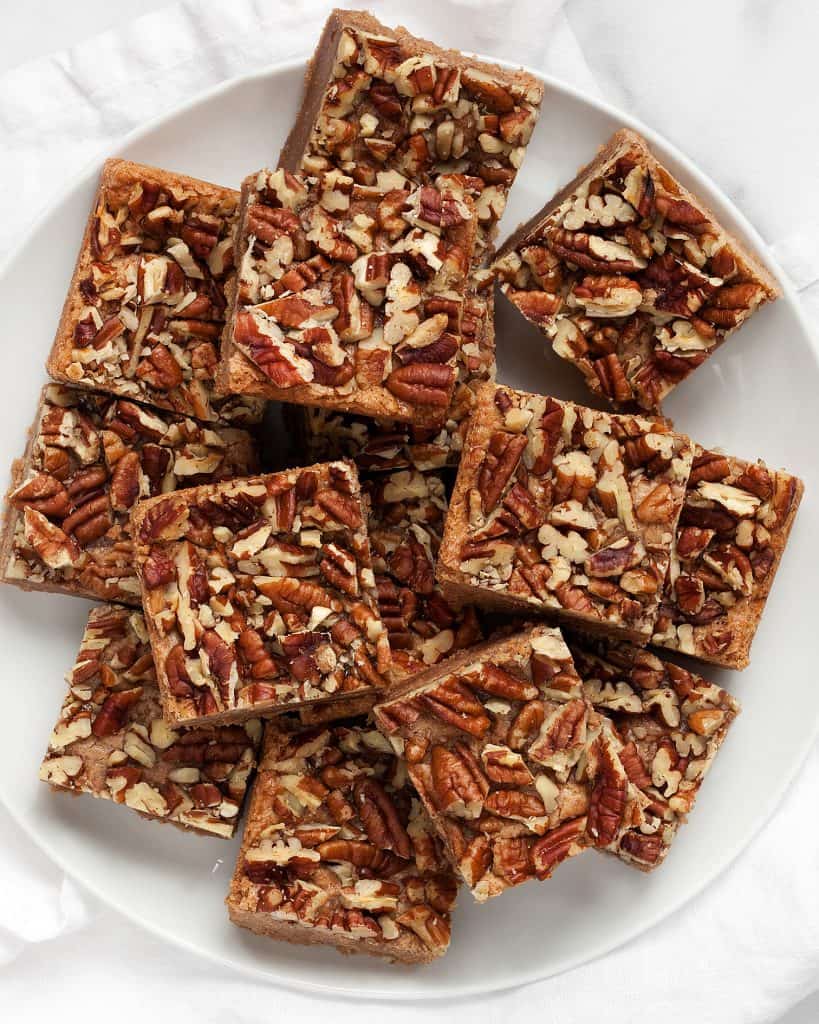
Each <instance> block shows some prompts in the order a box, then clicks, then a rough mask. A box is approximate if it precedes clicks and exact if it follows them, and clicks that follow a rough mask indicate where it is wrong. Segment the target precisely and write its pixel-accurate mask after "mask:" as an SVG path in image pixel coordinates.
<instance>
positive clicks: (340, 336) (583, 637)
mask: <svg viewBox="0 0 819 1024" xmlns="http://www.w3.org/2000/svg"><path fill="white" fill-rule="evenodd" d="M542 97H543V89H542V85H541V83H540V82H539V81H538V80H537V79H535V78H534V77H533V76H531V75H529V74H527V73H525V72H523V71H508V70H505V69H504V68H501V67H497V66H494V65H489V64H486V63H483V62H480V61H477V60H474V59H471V58H468V57H465V56H464V55H462V54H460V53H457V52H455V51H451V50H442V49H440V48H439V47H437V46H435V45H433V44H432V43H428V42H426V41H424V40H420V39H416V38H414V37H412V36H410V35H409V33H407V32H406V31H405V30H404V29H396V30H391V29H388V28H386V27H384V26H383V25H380V24H379V23H378V22H377V21H375V20H374V19H373V18H372V17H371V16H370V15H368V14H365V13H357V12H350V11H337V12H334V13H333V14H332V15H331V17H330V19H329V21H328V23H327V26H326V28H325V31H324V34H323V35H322V37H321V40H320V42H319V45H318V49H317V52H316V55H315V57H314V58H313V60H312V62H311V63H310V65H309V68H308V72H307V77H306V83H305V94H304V98H303V102H302V105H301V107H300V110H299V113H298V117H297V120H296V123H295V124H294V126H293V130H292V132H291V134H290V136H289V138H288V139H287V141H286V143H285V145H284V148H283V150H282V152H281V156H280V160H279V164H278V166H277V167H276V168H266V169H263V170H260V171H258V172H254V173H252V174H251V175H250V176H249V177H248V178H247V179H246V180H245V182H244V183H243V186H242V190H241V193H237V192H234V191H232V190H231V189H228V188H222V187H219V186H216V185H211V184H208V183H205V182H201V181H197V180H194V179H191V178H186V177H182V176H180V175H178V174H173V173H171V172H167V171H161V170H156V169H154V168H150V167H143V166H140V165H136V164H133V163H127V162H125V161H121V160H111V161H108V162H107V163H106V165H105V167H104V169H103V173H102V178H101V181H100V187H99V191H98V194H97V197H96V199H95V202H94V206H93V208H92V210H91V214H90V216H89V220H88V224H87V228H86V231H85V235H84V238H83V240H82V246H81V249H80V254H79V257H78V260H77V265H76V270H75V273H74V277H73V279H72V281H71V285H70V289H69V293H68V297H67V299H66V302H65V307H64V310H63V314H62V319H61V321H60V325H59V329H58V332H57V337H56V340H55V342H54V346H53V349H52V352H51V355H50V357H49V359H48V364H47V365H48V370H49V372H50V374H51V376H52V377H53V378H54V379H55V381H56V382H57V383H51V384H48V385H46V387H45V388H44V389H43V391H42V394H41V396H40V404H39V408H38V410H37V415H36V419H35V422H34V426H33V428H32V430H31V434H30V438H29V442H28V446H27V449H26V451H25V454H24V455H23V457H22V458H21V459H20V460H19V461H18V462H17V463H15V465H14V467H13V469H12V485H11V489H10V490H9V493H8V500H7V513H6V520H5V526H4V532H3V536H2V540H1V542H0V574H2V579H3V581H4V582H6V583H11V584H14V585H17V586H20V587H23V588H26V589H33V590H46V591H51V592H59V593H64V594H72V595H76V596H81V597H88V598H92V599H96V600H100V601H104V602H106V603H105V604H98V605H96V606H95V607H94V608H93V609H92V611H91V613H90V615H89V619H88V623H87V627H86V630H85V633H84V636H83V638H82V640H81V643H80V649H79V654H78V655H77V660H76V663H75V665H74V667H73V668H72V669H71V671H70V672H69V674H68V677H67V681H68V690H67V693H66V694H65V698H64V700H63V704H62V710H61V712H60V715H59V719H58V721H57V724H56V726H55V728H54V731H53V733H52V736H51V739H50V741H49V743H48V750H47V753H46V756H45V759H44V761H43V763H42V767H41V769H40V777H41V779H43V780H44V781H45V782H47V783H49V784H50V785H51V786H52V787H54V788H55V789H56V790H58V791H64V792H72V793H88V794H91V795H93V796H97V797H103V798H106V799H110V800H114V801H116V802H118V803H123V804H126V805H127V806H128V807H130V808H131V809H132V810H135V811H137V812H138V813H140V814H141V815H143V816H145V817H147V818H150V819H152V820H156V821H167V822H172V823H173V824H175V825H177V826H179V827H181V828H184V829H187V830H193V831H196V832H199V833H206V834H211V835H218V836H221V837H223V838H230V837H231V836H233V834H234V832H235V830H236V827H237V823H238V821H239V820H240V817H241V814H242V807H243V803H244V802H245V796H246V793H247V792H248V790H249V789H250V787H251V784H252V791H251V792H250V796H249V798H248V802H249V809H248V812H247V824H246V827H245V831H244V838H243V841H242V845H241V851H240V853H239V857H238V861H237V865H236V870H235V874H234V876H233V880H232V882H231V886H230V892H229V895H228V898H227V905H228V911H229V914H230V917H231V919H232V920H233V921H234V922H235V923H236V924H238V925H241V926H242V927H245V928H249V929H251V930H252V931H254V932H257V933H259V934H262V935H268V936H271V937H273V938H277V939H284V940H287V941H290V942H298V943H305V944H329V945H331V946H335V947H336V948H337V949H339V950H341V951H344V952H367V953H372V954H376V955H379V956H383V957H386V958H388V959H390V960H395V961H403V962H408V963H423V962H428V961H431V960H433V959H435V958H436V957H438V956H440V955H441V954H443V953H444V952H445V951H446V949H447V947H448V944H449V941H450V931H451V912H452V909H453V907H454V904H455V898H456V895H457V892H458V888H459V886H460V884H461V883H463V884H465V885H466V887H467V888H468V889H469V890H470V892H471V894H472V895H473V896H474V898H475V899H477V900H479V901H485V900H488V899H490V898H493V897H496V896H498V895H500V894H501V893H503V892H504V891H505V890H506V889H508V888H510V887H513V886H517V885H521V884H524V883H526V882H529V881H532V880H544V879H547V878H549V877H551V876H552V874H553V873H554V872H555V871H556V870H557V869H558V867H559V865H560V864H561V863H562V862H563V861H564V860H566V859H567V858H570V857H573V856H576V855H578V854H581V853H584V852H586V851H588V850H594V849H596V850H600V851H604V852H606V853H609V854H612V855H614V856H615V857H618V858H619V859H620V860H622V861H624V862H625V863H626V864H627V865H630V866H632V867H635V868H638V869H640V870H644V871H647V870H650V869H652V868H655V867H657V866H658V865H659V864H660V863H661V862H662V861H663V860H664V859H665V857H666V856H667V854H668V853H669V850H670V847H671V844H672V842H673V839H674V837H675V835H676V833H677V830H678V828H679V827H680V825H682V824H683V823H684V822H685V821H686V819H687V816H688V814H689V812H690V811H691V808H692V806H693V803H694V800H695V797H696V795H697V793H698V791H699V788H700V786H701V784H702V781H703V779H704V776H705V774H706V772H707V771H708V770H709V768H710V767H711V765H712V763H713V760H714V757H715V755H716V753H717V751H718V749H719V748H720V746H721V744H722V742H723V740H724V739H725V738H726V734H727V732H728V729H729V727H730V725H731V723H732V722H733V720H734V718H735V717H736V715H737V713H738V711H739V707H738V704H737V702H736V701H735V700H734V698H733V697H731V696H730V694H728V693H727V692H726V691H725V690H723V689H721V688H720V687H718V686H716V685H714V684H713V683H710V682H708V681H707V680H705V679H704V678H702V677H701V676H699V675H698V674H697V673H696V672H695V671H694V670H692V669H691V668H683V667H681V666H680V665H679V664H677V663H676V662H674V661H671V660H668V658H667V657H666V656H665V655H661V654H659V653H658V649H660V650H667V651H675V652H682V653H684V654H687V655H691V656H693V657H695V658H698V659H700V660H701V661H704V662H710V663H711V664H713V665H717V666H721V667H724V668H731V669H741V668H744V667H745V666H746V665H747V664H748V663H749V658H750V649H751V643H752V640H753V637H754V634H755V632H756V630H757V627H758V625H759V622H760V618H761V615H762V611H763V608H764V605H765V601H766V599H767V597H768V595H769V593H770V590H771V587H772V584H773V580H774V576H775V574H776V571H777V568H778V566H779V563H780V560H781V558H782V554H783V551H784V547H785V544H786V541H787V538H788V534H789V531H790V529H791V525H792V523H793V520H794V517H795V514H796V511H797V507H798V505H799V501H800V498H801V495H802V485H801V483H800V481H799V480H798V479H796V478H795V477H794V476H791V475H790V474H788V473H785V472H782V471H773V470H770V469H768V468H767V467H766V466H765V465H764V464H763V463H761V462H747V461H744V460H742V459H740V458H738V457H734V456H730V455H725V454H723V453H721V452H719V451H713V450H706V449H704V448H703V447H701V446H700V445H698V444H697V443H696V442H695V441H693V440H691V439H690V438H689V437H688V436H686V435H685V434H683V433H681V432H679V431H677V430H675V429H674V427H673V425H672V424H671V423H670V422H669V421H668V420H667V419H664V418H663V417H662V415H661V410H660V402H661V400H662V399H663V398H664V397H665V396H666V395H667V394H668V392H669V391H670V390H671V389H672V388H673V387H674V386H676V385H677V384H678V383H680V382H681V381H682V380H683V379H684V378H685V377H687V376H688V375H689V374H690V373H692V372H693V371H694V370H695V369H696V367H697V366H699V365H701V364H702V363H703V361H704V360H705V359H707V358H708V357H709V356H710V355H711V354H712V353H713V352H714V351H715V350H716V349H717V348H718V347H719V346H720V345H722V344H723V343H725V342H726V340H727V339H728V336H729V334H730V333H731V332H732V331H734V330H735V329H737V328H738V327H740V326H741V324H742V323H743V322H744V321H745V320H746V319H747V318H748V316H749V315H750V314H751V313H752V312H754V310H755V309H756V308H757V307H759V306H760V305H761V304H763V303H764V302H766V301H769V300H772V299H775V298H776V295H777V287H776V284H775V282H774V281H773V280H772V278H771V277H770V275H769V274H768V272H767V271H766V270H765V268H764V267H763V266H762V265H761V264H760V262H759V261H758V259H757V258H756V257H755V256H754V255H753V254H752V253H750V252H749V251H747V249H746V248H745V247H744V246H743V245H742V244H741V243H740V242H739V241H737V240H736V239H735V238H733V237H731V236H730V235H729V234H727V233H726V232H725V230H724V229H723V228H722V227H720V225H719V224H718V223H717V221H716V219H715V218H714V216H713V215H712V214H711V213H710V212H709V211H708V210H707V209H706V208H705V207H704V206H703V204H702V203H701V202H700V201H699V200H698V199H697V198H696V197H695V196H694V195H692V194H691V193H690V192H688V191H686V190H685V189H684V188H683V186H682V185H681V184H680V183H678V182H677V181H676V180H675V179H674V178H673V177H672V175H671V174H670V173H669V172H668V170H667V169H665V168H664V167H663V166H662V165H661V164H660V163H659V162H658V161H657V160H656V158H655V157H654V156H653V155H652V153H651V152H650V151H649V149H648V148H647V146H646V145H645V143H644V142H643V140H642V139H640V138H639V137H638V136H636V135H635V134H634V133H632V132H628V131H621V132H618V133H617V134H616V135H615V136H614V138H613V139H612V140H611V141H610V142H609V143H608V144H607V145H606V146H604V147H603V148H602V149H601V151H600V153H599V154H598V155H597V156H596V157H595V158H594V159H593V160H592V162H591V163H590V164H589V165H588V166H587V167H585V168H584V169H583V170H581V172H580V173H579V174H578V176H577V178H576V179H575V180H574V181H572V182H571V183H570V184H569V185H567V186H566V188H565V189H563V190H562V191H561V192H560V193H559V194H558V195H557V196H556V197H555V198H553V199H552V200H550V201H549V202H548V203H547V204H546V205H545V207H544V208H543V209H542V210H541V211H540V212H539V213H537V214H536V215H535V216H534V217H533V218H532V219H531V221H530V222H529V223H527V224H526V225H524V226H522V227H520V228H519V229H518V230H517V231H516V232H515V233H514V234H513V235H512V236H511V237H510V238H509V240H508V241H507V242H506V243H505V244H504V245H502V247H501V248H500V249H499V250H498V251H497V252H496V250H495V246H494V239H495V236H496V234H497V226H498V222H499V220H500V218H501V215H502V213H503V210H504V206H505V204H506V200H507V197H508V194H509V191H510V189H511V188H512V185H513V183H514V180H515V176H516V174H517V171H518V169H519V168H520V166H521V163H522V161H523V158H524V154H525V151H526V146H527V143H528V142H529V139H530V137H531V135H532V131H533V129H534V127H535V122H536V120H537V117H538V111H539V106H540V103H541V100H542ZM496 282H497V284H498V285H499V288H500V292H501V294H502V295H503V296H505V299H507V300H509V301H510V302H511V303H513V304H514V305H515V306H516V307H517V308H518V310H519V311H520V312H521V313H522V314H523V316H524V317H526V318H528V319H529V320H531V321H533V322H534V323H536V324H537V325H538V326H539V327H540V328H541V329H542V330H543V332H544V333H545V335H546V336H547V337H548V338H549V339H550V341H551V343H552V345H553V347H554V349H555V351H556V352H557V354H558V355H559V356H561V357H563V358H565V359H567V360H569V361H571V362H572V363H573V364H574V365H576V366H577V367H578V369H579V370H580V371H581V373H582V374H583V377H584V379H585V380H586V382H587V384H588V386H589V387H590V389H591V391H592V392H593V393H594V394H595V395H596V396H598V397H599V398H601V399H604V400H609V401H610V403H611V405H612V406H613V409H614V411H611V412H603V411H598V410H596V409H592V408H586V407H583V406H580V405H577V404H576V403H573V402H569V401H565V400H561V399H559V398H556V397H551V396H544V395H536V394H528V393H525V392H522V391H519V390H514V389H512V388H510V387H508V386H504V385H501V384H496V383H495V380H494V378H495V337H494V330H493V294H494V286H495V283H496ZM503 342H504V343H505V344H512V343H513V339H511V338H508V339H503ZM270 400H273V401H277V402H284V403H287V410H288V411H287V417H288V422H289V423H290V424H291V425H293V426H294V427H296V428H297V430H296V435H297V437H298V442H299V448H300V454H301V456H302V457H301V459H300V460H299V464H297V465H295V466H291V467H288V468H284V469H277V470H276V471H274V472H271V471H270V470H271V466H270V465H266V464H265V460H264V459H263V458H262V455H261V452H262V450H263V449H264V448H265V446H263V445H262V444H261V441H262V440H263V439H265V440H266V441H267V442H268V443H267V445H266V449H267V450H270V449H271V448H272V449H274V450H275V449H276V448H277V447H281V446H280V445H279V444H278V439H277V438H276V437H273V438H271V437H270V434H269V431H270V427H269V425H268V426H265V424H264V421H263V413H264V411H265V403H266V402H268V401H270ZM453 481H454V484H453ZM561 630H563V631H564V632H561ZM648 645H651V647H649V646H648ZM262 719H265V720H266V721H265V722H264V723H263V722H262ZM254 771H255V773H256V774H255V783H252V780H253V773H254Z"/></svg>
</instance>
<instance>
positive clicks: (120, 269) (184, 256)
mask: <svg viewBox="0 0 819 1024" xmlns="http://www.w3.org/2000/svg"><path fill="white" fill-rule="evenodd" d="M238 205H239V193H238V192H235V191H234V190H233V189H229V188H222V187H221V186H219V185H211V184H209V183H208V182H205V181H198V180H197V179H195V178H188V177H185V176H184V175H181V174H173V173H172V172H170V171H163V170H158V169H157V168H155V167H145V166H143V165H141V164H134V163H130V162H129V161H127V160H107V161H106V163H105V165H104V167H103V170H102V177H101V179H100V185H99V190H98V192H97V195H96V198H95V200H94V205H93V207H92V209H91V214H90V216H89V218H88V223H87V226H86V229H85V234H84V236H83V240H82V245H81V247H80V252H79V256H78V257H77V264H76V267H75V270H74V276H73V278H72V280H71V285H70V288H69V291H68V296H67V297H66V300H65V305H64V307H63V313H62V318H61V320H60V325H59V327H58V329H57V336H56V338H55V340H54V346H53V348H52V350H51V354H50V356H49V359H48V372H49V373H50V374H51V376H52V377H54V378H56V379H57V380H60V381H64V382H65V383H67V384H79V385H81V386H83V387H90V388H98V389H100V390H102V391H108V392H111V393H112V394H115V395H118V396H121V397H124V398H131V399H136V400H137V401H141V402H147V403H148V404H149V405H153V406H157V407H158V408H161V409H170V410H172V411H173V412H178V413H182V414H184V415H186V416H193V417H195V418H197V419H200V420H231V421H233V422H243V423H251V422H257V421H258V420H259V419H260V418H261V413H262V406H263V403H261V402H260V401H258V400H256V399H252V400H251V399H248V400H245V399H243V398H241V397H238V398H237V397H236V396H231V397H230V398H228V399H225V400H216V399H215V398H214V394H213V378H214V375H215V372H216V366H217V363H218V361H219V357H218V349H219V338H220V335H221V333H222V325H223V323H224V317H225V309H226V306H227V300H226V298H225V292H224V289H225V283H226V281H227V279H228V277H229V276H230V274H231V273H232V270H233V245H234V237H233V236H234V229H235V224H236V214H237V210H238Z"/></svg>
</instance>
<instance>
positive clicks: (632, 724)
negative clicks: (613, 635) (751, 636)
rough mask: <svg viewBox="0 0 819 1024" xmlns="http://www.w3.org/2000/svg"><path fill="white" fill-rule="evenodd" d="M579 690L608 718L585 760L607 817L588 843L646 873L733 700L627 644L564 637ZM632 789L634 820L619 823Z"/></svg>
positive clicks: (681, 811)
mask: <svg viewBox="0 0 819 1024" xmlns="http://www.w3.org/2000/svg"><path fill="white" fill-rule="evenodd" d="M570 646H571V651H572V654H573V656H574V663H575V666H576V668H577V671H578V673H579V674H580V676H581V677H582V679H583V693H584V695H585V697H586V699H587V700H588V701H589V702H590V703H591V704H593V705H594V707H595V709H596V710H597V711H598V712H599V713H600V714H602V715H605V716H606V717H607V718H608V719H609V720H610V721H611V723H612V725H613V728H612V729H611V731H610V734H609V739H610V742H609V745H608V748H607V749H606V750H605V751H603V750H599V751H598V752H597V754H596V757H595V758H593V759H592V760H593V762H594V763H593V765H592V767H591V769H590V770H591V771H593V772H595V773H596V775H597V786H598V787H599V791H600V793H601V794H602V793H606V794H607V798H606V800H605V801H603V802H604V803H605V805H606V806H607V807H608V809H609V811H610V814H609V815H608V816H602V817H601V818H600V823H599V828H598V833H597V836H596V845H598V846H599V847H600V848H601V849H604V850H606V851H607V852H609V853H614V854H616V855H617V856H618V857H620V858H621V860H624V861H625V862H626V863H628V864H631V865H633V866H634V867H637V868H640V869H641V870H643V871H650V870H651V869H652V868H655V867H657V866H658V865H659V864H661V863H662V861H663V860H664V859H665V857H666V855H667V854H668V851H669V848H670V845H671V842H672V840H673V839H674V836H675V835H676V833H677V830H678V829H679V827H680V826H681V825H682V824H684V823H685V821H686V819H687V816H688V813H689V811H690V810H691V808H692V807H693V805H694V800H695V799H696V796H697V793H698V792H699V789H700V786H701V785H702V781H703V779H704V777H705V774H706V772H707V771H708V770H709V768H710V767H711V764H712V762H713V760H714V757H715V756H716V754H717V751H718V750H719V748H720V746H721V745H722V742H723V740H724V739H725V736H726V734H727V732H728V729H729V727H730V725H731V723H732V722H733V720H734V719H735V718H736V716H737V714H739V704H738V703H737V701H736V700H734V698H733V697H732V696H731V695H730V694H729V693H726V691H725V690H722V689H720V687H718V686H715V685H714V684H713V683H709V682H707V681H706V680H705V679H702V678H701V677H700V676H698V675H695V674H694V673H693V672H687V671H686V670H685V669H683V668H680V666H679V665H675V664H673V663H672V662H667V661H662V660H660V658H658V657H657V656H656V655H655V654H652V653H651V652H650V651H646V650H641V649H640V648H637V647H633V646H631V645H630V644H620V643H613V644H607V643H602V642H598V643H597V644H596V645H593V644H591V643H590V642H589V641H580V640H577V641H575V640H571V641H570ZM629 785H630V786H633V787H637V789H638V790H639V794H640V806H641V818H640V821H639V824H636V825H632V826H631V827H628V828H625V827H624V820H623V819H624V815H623V814H622V813H621V808H622V807H624V806H625V804H626V803H627V795H626V794H627V791H628V787H629Z"/></svg>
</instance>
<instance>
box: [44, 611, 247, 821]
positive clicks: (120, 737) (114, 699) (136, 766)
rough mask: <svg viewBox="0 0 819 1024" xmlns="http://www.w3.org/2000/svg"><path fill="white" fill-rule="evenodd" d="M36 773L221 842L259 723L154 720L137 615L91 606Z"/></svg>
mask: <svg viewBox="0 0 819 1024" xmlns="http://www.w3.org/2000/svg"><path fill="white" fill-rule="evenodd" d="M67 680H68V684H69V689H68V693H67V694H66V697H65V700H64V701H63V707H62V711H61V713H60V718H59V720H58V722H57V724H56V726H55V727H54V731H53V733H52V734H51V740H50V741H49V745H48V752H47V754H46V756H45V758H44V760H43V763H42V765H41V766H40V778H41V779H42V780H43V782H47V783H49V784H50V785H51V786H53V787H54V788H55V790H56V791H58V792H68V793H73V794H78V793H88V794H89V795H90V796H96V797H102V798H103V799H106V800H114V801H116V802H117V803H119V804H125V805H126V806H127V807H130V808H131V809H132V810H134V811H137V812H138V813H139V814H142V815H143V816H144V817H146V818H149V819H151V820H153V821H167V822H171V823H172V824H174V825H178V826H180V827H181V828H185V829H193V830H195V831H197V832H202V833H204V834H207V835H216V836H221V837H222V838H224V839H229V838H230V837H231V836H232V835H233V833H234V831H235V828H236V823H237V821H238V820H239V814H240V812H241V809H242V803H243V801H244V797H245V790H246V789H247V784H248V778H249V776H250V773H251V772H252V771H253V767H254V764H255V761H256V750H257V748H258V746H259V742H260V741H261V737H262V725H261V722H260V721H259V720H258V719H251V720H248V721H246V722H245V723H244V724H242V725H221V726H213V727H210V726H208V727H200V728H196V729H189V730H185V731H179V730H176V729H174V728H172V727H171V726H170V725H168V724H167V722H166V721H165V720H164V719H163V717H162V709H161V707H160V701H159V691H158V689H157V685H156V674H155V672H154V660H153V658H152V656H151V648H150V646H149V644H148V632H147V629H146V628H145V620H144V619H143V617H142V613H141V612H138V611H134V610H132V609H128V608H121V607H117V606H116V605H98V606H97V607H96V608H93V609H92V611H91V614H90V615H89V618H88V623H87V625H86V627H85V633H84V635H83V639H82V646H81V648H80V652H79V654H78V655H77V661H76V664H75V665H74V667H73V669H72V670H71V672H69V674H68V676H67Z"/></svg>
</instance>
